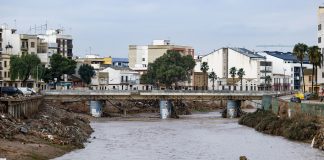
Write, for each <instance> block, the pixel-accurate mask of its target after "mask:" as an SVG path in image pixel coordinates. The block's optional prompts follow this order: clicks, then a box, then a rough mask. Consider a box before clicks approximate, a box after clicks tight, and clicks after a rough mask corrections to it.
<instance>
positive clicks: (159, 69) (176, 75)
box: [141, 50, 196, 88]
mask: <svg viewBox="0 0 324 160" xmlns="http://www.w3.org/2000/svg"><path fill="white" fill-rule="evenodd" d="M195 65H196V63H195V61H194V59H193V58H192V57H191V56H181V54H180V53H179V52H178V51H173V50H169V51H167V53H166V54H164V55H163V56H161V57H159V58H157V59H156V60H155V61H154V63H150V64H149V65H148V69H147V73H146V74H143V75H142V77H141V83H146V84H152V85H160V84H164V85H165V86H166V88H170V87H171V86H172V84H175V88H177V87H178V82H181V81H186V80H189V79H190V74H189V73H191V72H192V69H193V68H194V67H195Z"/></svg>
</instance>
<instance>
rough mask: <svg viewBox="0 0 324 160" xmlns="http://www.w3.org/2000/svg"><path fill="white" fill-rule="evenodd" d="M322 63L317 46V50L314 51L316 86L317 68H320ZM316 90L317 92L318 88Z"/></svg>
mask: <svg viewBox="0 0 324 160" xmlns="http://www.w3.org/2000/svg"><path fill="white" fill-rule="evenodd" d="M322 65H323V62H322V54H321V51H320V48H318V51H317V52H316V53H315V86H317V68H318V67H319V68H321V67H322ZM316 92H317V93H318V90H317V91H316Z"/></svg>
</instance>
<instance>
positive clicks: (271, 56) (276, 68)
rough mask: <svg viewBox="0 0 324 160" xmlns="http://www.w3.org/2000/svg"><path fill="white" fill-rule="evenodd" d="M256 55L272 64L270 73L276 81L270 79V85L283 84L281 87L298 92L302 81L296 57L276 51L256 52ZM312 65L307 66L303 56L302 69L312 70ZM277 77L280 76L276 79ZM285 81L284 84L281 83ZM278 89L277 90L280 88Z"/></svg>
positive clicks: (307, 62) (307, 61) (306, 58)
mask: <svg viewBox="0 0 324 160" xmlns="http://www.w3.org/2000/svg"><path fill="white" fill-rule="evenodd" d="M258 54H260V55H262V56H265V57H266V59H267V61H271V62H272V66H273V69H272V72H273V74H275V75H276V76H277V77H276V78H278V79H272V85H275V83H276V85H278V83H283V84H282V87H283V86H286V87H287V88H286V89H288V87H289V86H290V89H291V90H300V89H301V86H300V81H302V79H301V77H300V73H301V69H300V68H301V67H300V62H299V60H298V59H297V57H296V56H294V55H293V53H291V52H287V53H283V52H278V51H263V52H258ZM312 67H313V66H312V65H311V64H309V60H308V57H307V56H305V57H304V60H303V68H304V69H312ZM278 75H281V76H280V77H278ZM283 81H285V82H283ZM282 87H279V88H282Z"/></svg>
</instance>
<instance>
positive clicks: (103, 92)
mask: <svg viewBox="0 0 324 160" xmlns="http://www.w3.org/2000/svg"><path fill="white" fill-rule="evenodd" d="M41 93H42V94H105V93H116V94H119V93H121V94H123V93H129V94H140V93H180V94H181V93H207V94H208V93H210V94H212V93H233V94H246V93H248V94H269V95H284V94H288V93H286V92H277V91H224V90H214V91H213V90H147V91H143V90H46V91H42V92H41Z"/></svg>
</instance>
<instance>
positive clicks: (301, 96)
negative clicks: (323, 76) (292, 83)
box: [294, 92, 305, 100]
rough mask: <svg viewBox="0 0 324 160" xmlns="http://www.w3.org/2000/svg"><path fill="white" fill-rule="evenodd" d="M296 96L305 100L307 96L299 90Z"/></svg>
mask: <svg viewBox="0 0 324 160" xmlns="http://www.w3.org/2000/svg"><path fill="white" fill-rule="evenodd" d="M294 97H297V98H299V99H300V100H304V99H305V96H304V93H303V92H297V93H296V94H295V96H294Z"/></svg>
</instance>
